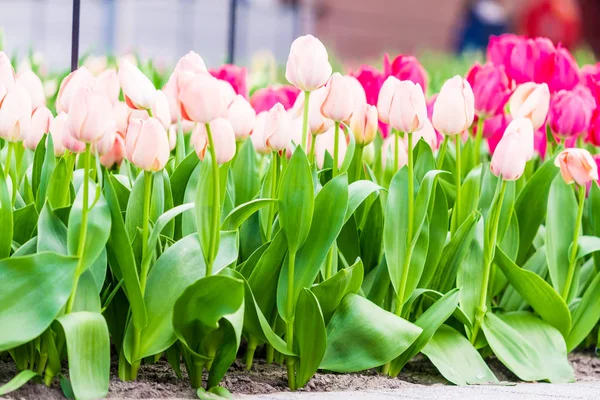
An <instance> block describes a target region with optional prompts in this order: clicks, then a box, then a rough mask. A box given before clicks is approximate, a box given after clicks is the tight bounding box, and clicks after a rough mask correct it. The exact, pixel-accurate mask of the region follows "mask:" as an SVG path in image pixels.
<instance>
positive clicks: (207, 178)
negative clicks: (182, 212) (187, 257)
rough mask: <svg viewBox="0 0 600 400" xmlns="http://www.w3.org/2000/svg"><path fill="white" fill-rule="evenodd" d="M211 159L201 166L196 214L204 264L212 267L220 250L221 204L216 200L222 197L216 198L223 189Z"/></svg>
mask: <svg viewBox="0 0 600 400" xmlns="http://www.w3.org/2000/svg"><path fill="white" fill-rule="evenodd" d="M210 157H211V156H210V154H208V155H207V156H206V157H205V158H204V160H203V161H202V163H201V164H200V176H199V178H198V187H197V189H196V201H195V203H196V208H195V213H196V227H197V230H198V237H199V238H200V247H201V248H202V254H203V257H204V262H205V263H206V264H209V265H212V263H213V261H214V260H215V257H216V256H217V250H218V249H219V235H214V233H215V232H218V230H219V227H220V223H221V203H220V201H217V202H215V200H218V199H222V197H216V196H218V195H219V193H216V190H218V189H221V187H220V186H218V185H219V182H218V180H219V177H218V175H215V173H214V172H215V171H213V168H214V167H215V166H213V163H212V161H211V158H210ZM217 172H218V171H217Z"/></svg>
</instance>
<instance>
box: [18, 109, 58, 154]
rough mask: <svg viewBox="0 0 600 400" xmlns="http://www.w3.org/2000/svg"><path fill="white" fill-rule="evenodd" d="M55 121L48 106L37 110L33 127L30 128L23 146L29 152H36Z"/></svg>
mask: <svg viewBox="0 0 600 400" xmlns="http://www.w3.org/2000/svg"><path fill="white" fill-rule="evenodd" d="M53 119H54V116H53V115H52V112H51V111H50V110H49V109H48V108H47V107H46V106H41V107H38V108H36V110H35V111H34V112H33V115H32V116H31V126H30V127H29V133H27V137H26V138H25V140H24V141H23V145H24V146H25V147H27V148H28V149H29V150H31V151H35V149H36V147H37V145H38V143H39V142H40V140H41V139H42V136H44V134H45V133H48V131H49V130H50V124H51V123H52V120H53Z"/></svg>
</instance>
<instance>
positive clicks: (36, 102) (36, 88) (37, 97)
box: [17, 70, 46, 112]
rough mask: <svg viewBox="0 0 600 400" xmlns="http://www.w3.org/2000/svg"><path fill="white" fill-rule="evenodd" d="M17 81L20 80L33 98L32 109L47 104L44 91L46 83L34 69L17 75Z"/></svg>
mask: <svg viewBox="0 0 600 400" xmlns="http://www.w3.org/2000/svg"><path fill="white" fill-rule="evenodd" d="M17 82H19V83H20V84H21V85H23V87H24V88H25V90H27V93H29V98H30V99H31V111H32V112H33V110H35V109H36V108H38V107H42V106H45V105H46V95H45V93H44V85H43V84H42V81H41V80H40V78H39V77H38V76H37V75H36V74H35V72H33V71H32V70H27V71H25V72H23V73H21V74H19V75H18V76H17Z"/></svg>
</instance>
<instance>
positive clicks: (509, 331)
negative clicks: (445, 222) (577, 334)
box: [482, 178, 575, 383]
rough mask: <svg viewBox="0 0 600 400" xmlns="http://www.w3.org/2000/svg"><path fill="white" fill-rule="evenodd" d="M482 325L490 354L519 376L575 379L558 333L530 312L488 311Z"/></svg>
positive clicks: (535, 378) (539, 378)
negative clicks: (497, 314) (502, 312)
mask: <svg viewBox="0 0 600 400" xmlns="http://www.w3.org/2000/svg"><path fill="white" fill-rule="evenodd" d="M561 179H562V178H561ZM482 328H483V332H484V334H485V338H486V339H487V342H488V343H489V345H490V347H491V348H492V350H493V351H494V354H496V356H497V357H498V359H500V361H502V363H503V364H504V365H505V366H506V367H507V368H508V369H510V370H511V371H512V372H513V373H514V374H515V375H517V376H518V377H519V378H520V379H522V380H524V381H541V380H547V381H550V382H556V383H559V382H571V381H574V380H575V376H574V373H573V368H572V367H571V365H570V364H569V361H568V360H567V346H566V345H565V340H564V339H563V337H562V335H561V334H560V332H559V331H558V330H556V329H555V328H554V327H552V326H551V325H550V324H548V323H546V322H544V321H542V320H541V319H539V318H537V317H535V316H534V315H533V314H530V313H527V312H517V313H509V314H504V315H499V316H496V315H494V314H492V313H491V312H488V313H487V314H486V315H485V318H484V320H483V326H482Z"/></svg>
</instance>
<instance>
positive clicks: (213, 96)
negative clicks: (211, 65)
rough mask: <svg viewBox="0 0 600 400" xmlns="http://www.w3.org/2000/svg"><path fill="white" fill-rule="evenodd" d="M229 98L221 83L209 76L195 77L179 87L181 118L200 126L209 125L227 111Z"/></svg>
mask: <svg viewBox="0 0 600 400" xmlns="http://www.w3.org/2000/svg"><path fill="white" fill-rule="evenodd" d="M228 100H229V99H228V97H227V95H226V94H225V93H224V90H223V85H221V83H220V81H219V80H218V79H216V78H214V77H212V76H211V75H209V74H198V75H195V76H193V77H192V78H191V79H190V80H189V81H188V82H186V84H185V85H184V86H180V87H179V102H180V103H181V116H182V117H183V118H184V119H188V120H190V121H194V122H199V123H200V124H206V123H209V122H210V121H212V120H215V119H217V118H219V117H221V116H222V115H224V113H225V112H226V111H227V106H228V105H229V104H228V103H227V102H228Z"/></svg>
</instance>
